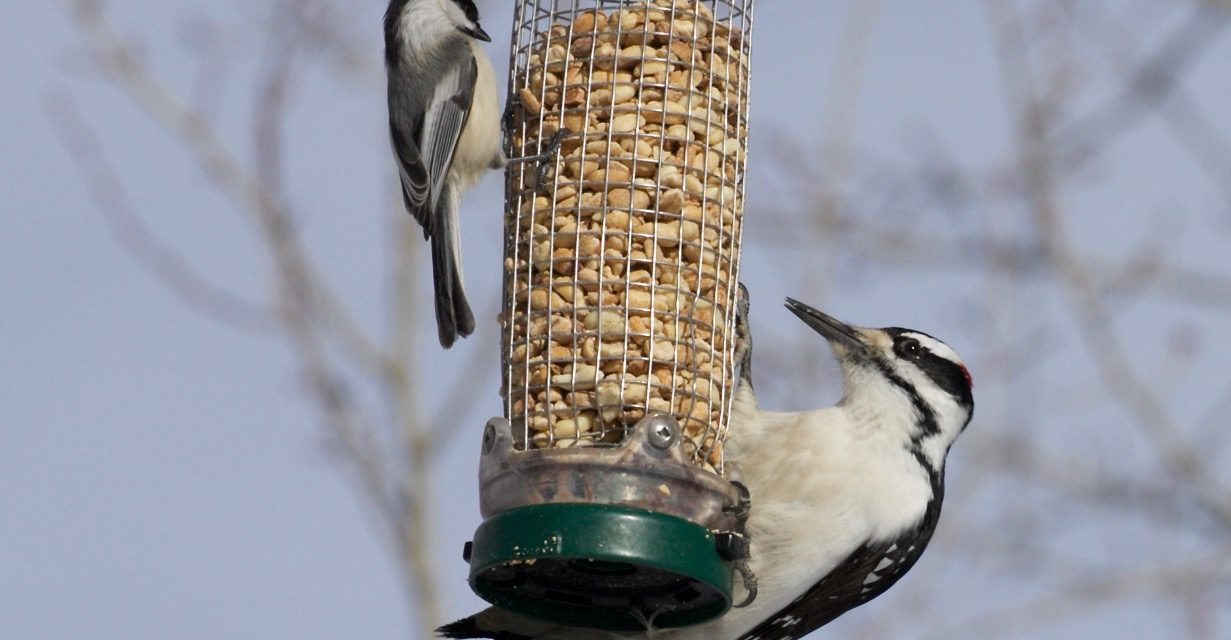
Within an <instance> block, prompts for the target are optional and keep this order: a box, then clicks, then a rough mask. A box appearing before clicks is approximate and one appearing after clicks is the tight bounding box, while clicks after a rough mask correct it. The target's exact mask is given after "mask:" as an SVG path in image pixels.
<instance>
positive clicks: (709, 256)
mask: <svg viewBox="0 0 1231 640" xmlns="http://www.w3.org/2000/svg"><path fill="white" fill-rule="evenodd" d="M743 40H744V38H743V34H742V33H741V32H740V31H739V30H738V29H734V28H732V26H731V24H730V22H729V21H727V20H723V19H715V18H714V16H713V14H712V13H711V11H710V10H709V8H708V7H707V6H706V5H705V4H704V3H703V2H699V1H685V0H652V1H651V2H642V3H640V4H628V5H624V6H623V7H622V8H620V9H617V10H613V11H611V12H609V13H607V12H604V11H602V10H590V11H584V12H580V13H577V14H576V15H575V16H573V19H572V20H571V22H569V23H554V24H551V25H550V26H549V27H548V28H547V29H546V30H545V31H543V32H541V33H539V34H537V36H536V37H535V39H534V40H533V42H532V43H531V45H530V48H529V51H528V53H527V55H526V56H525V57H524V59H523V63H524V66H523V67H521V68H520V69H519V73H518V74H517V92H516V95H517V99H518V101H519V102H520V107H521V111H522V114H523V118H524V120H523V126H522V127H520V128H519V129H518V130H517V132H516V133H515V140H514V143H515V146H518V147H520V148H521V149H522V150H523V151H524V152H525V153H527V154H533V153H536V152H537V150H538V149H540V148H542V146H543V145H546V144H547V141H548V140H549V139H550V138H551V137H552V136H553V134H555V133H556V132H557V131H559V130H560V129H561V128H563V129H566V130H567V131H566V132H565V134H564V135H563V137H562V142H561V146H560V152H559V155H560V158H559V160H558V161H557V162H556V163H555V164H554V166H553V168H552V170H550V171H548V172H547V174H546V175H547V180H546V181H545V182H544V183H543V184H539V183H538V181H537V179H536V177H535V172H534V171H533V170H531V169H529V168H528V169H527V170H525V171H521V172H520V174H519V175H520V178H519V179H518V180H517V181H515V182H514V184H512V186H511V189H510V198H509V207H510V211H509V213H508V216H507V218H506V225H507V226H506V258H505V265H504V267H505V285H506V295H507V296H508V297H507V306H508V308H506V311H505V327H506V338H507V340H506V349H507V351H506V354H505V361H506V365H507V372H506V385H507V388H506V393H507V399H508V402H509V405H508V407H509V412H510V418H511V419H512V420H513V421H514V424H515V426H519V427H522V430H523V433H524V434H525V437H526V438H527V441H528V446H532V447H549V446H550V447H567V446H584V445H593V444H598V443H616V442H619V441H620V440H621V439H622V438H623V436H624V434H625V433H626V431H627V429H628V428H630V427H631V426H632V425H633V424H635V423H636V421H637V420H639V419H640V418H642V417H643V416H644V415H645V414H646V412H647V411H663V412H666V413H669V414H671V415H673V416H674V417H675V418H676V419H677V420H678V421H679V422H680V424H681V425H682V427H683V432H684V436H685V446H686V447H687V448H688V449H689V450H690V451H691V452H692V453H693V456H694V459H695V460H697V461H698V462H699V463H700V464H702V465H703V466H705V467H707V468H710V469H714V468H717V467H720V466H721V460H722V439H723V437H724V436H725V425H724V424H722V422H723V421H724V420H725V416H726V408H728V407H729V406H730V401H729V393H730V392H731V390H732V378H733V375H732V374H733V363H732V348H733V344H732V340H731V339H730V338H729V337H728V336H731V335H732V333H731V327H730V324H731V313H730V310H731V307H730V305H731V304H732V303H734V299H733V298H734V290H735V278H736V274H737V269H738V253H739V238H740V228H741V224H742V215H743V173H744V161H745V146H746V140H747V120H746V107H747V83H748V66H747V52H746V50H745V48H744V47H745V45H744V42H743Z"/></svg>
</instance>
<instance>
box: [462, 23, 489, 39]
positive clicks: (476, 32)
mask: <svg viewBox="0 0 1231 640" xmlns="http://www.w3.org/2000/svg"><path fill="white" fill-rule="evenodd" d="M459 28H460V27H459ZM461 31H462V33H464V34H466V35H468V36H470V37H471V38H474V39H475V40H482V41H483V42H491V41H492V37H491V36H489V35H487V32H486V31H484V30H483V27H480V26H479V23H477V22H476V23H474V28H473V29H462V30H461Z"/></svg>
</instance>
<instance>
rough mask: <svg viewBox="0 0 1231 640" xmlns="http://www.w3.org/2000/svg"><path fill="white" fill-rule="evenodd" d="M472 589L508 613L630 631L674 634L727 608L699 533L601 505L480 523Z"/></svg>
mask: <svg viewBox="0 0 1231 640" xmlns="http://www.w3.org/2000/svg"><path fill="white" fill-rule="evenodd" d="M470 554H471V555H470V587H471V588H472V589H474V591H475V593H477V594H479V596H481V597H483V598H484V599H485V600H487V601H488V602H491V603H492V604H495V605H498V606H500V607H503V608H505V609H509V610H510V611H515V612H517V613H522V614H525V615H529V616H533V617H536V618H542V619H547V620H554V621H557V622H562V623H565V624H570V625H576V626H584V627H596V628H601V629H612V630H630V631H635V630H639V629H645V628H646V626H647V623H649V622H652V624H653V626H654V627H657V628H667V627H682V626H686V625H691V624H697V623H700V622H705V621H706V620H710V619H713V618H716V617H718V616H720V615H722V614H723V613H725V612H726V611H727V609H729V608H730V606H731V569H730V567H728V566H727V565H726V564H725V563H724V562H723V561H722V558H721V557H719V555H718V553H717V551H716V550H715V548H714V536H713V534H711V533H710V531H709V530H707V529H706V528H704V527H702V526H699V525H697V524H694V523H692V522H689V521H688V520H684V519H683V518H677V517H675V516H670V515H665V514H661V513H656V512H653V511H646V510H643V509H634V508H630V507H623V506H616V505H603V504H541V505H532V506H526V507H519V508H516V509H510V510H508V511H504V512H501V513H497V514H496V515H494V516H492V517H490V518H488V519H487V520H485V521H484V522H483V524H482V525H480V526H479V529H478V531H476V532H475V536H474V543H473V546H472V547H471V552H470Z"/></svg>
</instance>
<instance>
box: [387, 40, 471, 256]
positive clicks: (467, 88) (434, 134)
mask: <svg viewBox="0 0 1231 640" xmlns="http://www.w3.org/2000/svg"><path fill="white" fill-rule="evenodd" d="M466 53H467V55H460V56H457V58H456V59H457V62H456V63H455V64H453V65H451V66H450V67H448V68H447V69H446V70H445V71H444V73H443V74H441V75H440V76H438V77H436V78H424V77H415V78H413V79H411V78H404V79H402V80H401V81H399V82H390V85H389V131H390V135H391V137H392V139H393V150H394V153H396V154H397V158H398V168H399V174H400V176H401V179H402V199H403V201H404V202H405V204H406V210H407V211H409V212H410V215H411V216H412V217H414V219H415V221H416V222H418V223H419V224H420V225H422V226H423V235H424V237H425V238H430V237H432V235H433V233H434V231H435V227H436V225H435V223H434V221H433V220H432V213H433V212H434V211H436V210H437V203H438V202H439V201H440V197H441V195H442V194H443V193H444V181H445V180H446V179H447V178H448V176H449V165H450V164H451V163H452V161H453V153H454V151H455V150H456V149H457V140H458V138H460V137H461V133H462V128H463V127H464V126H465V125H466V119H467V117H468V116H469V115H470V104H471V102H472V101H473V99H474V84H475V80H476V78H477V77H478V63H477V62H476V61H475V59H474V56H473V55H468V54H469V52H466ZM416 71H418V70H416V69H407V68H405V66H401V67H399V68H398V69H396V70H395V71H394V70H391V73H400V74H415V72H416ZM427 83H430V84H431V87H432V88H431V90H430V92H428V91H424V92H423V93H422V94H417V93H413V92H411V91H410V89H409V87H422V86H423V85H424V84H427ZM425 97H426V101H424V98H425Z"/></svg>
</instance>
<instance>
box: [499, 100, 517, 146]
mask: <svg viewBox="0 0 1231 640" xmlns="http://www.w3.org/2000/svg"><path fill="white" fill-rule="evenodd" d="M517 105H518V103H517V102H515V101H513V100H509V101H507V102H505V103H504V115H502V116H500V133H501V134H503V138H504V139H503V140H502V141H501V146H502V147H503V148H504V157H505V158H506V159H507V158H511V157H513V129H514V128H515V127H516V126H517V108H518V106H517Z"/></svg>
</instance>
